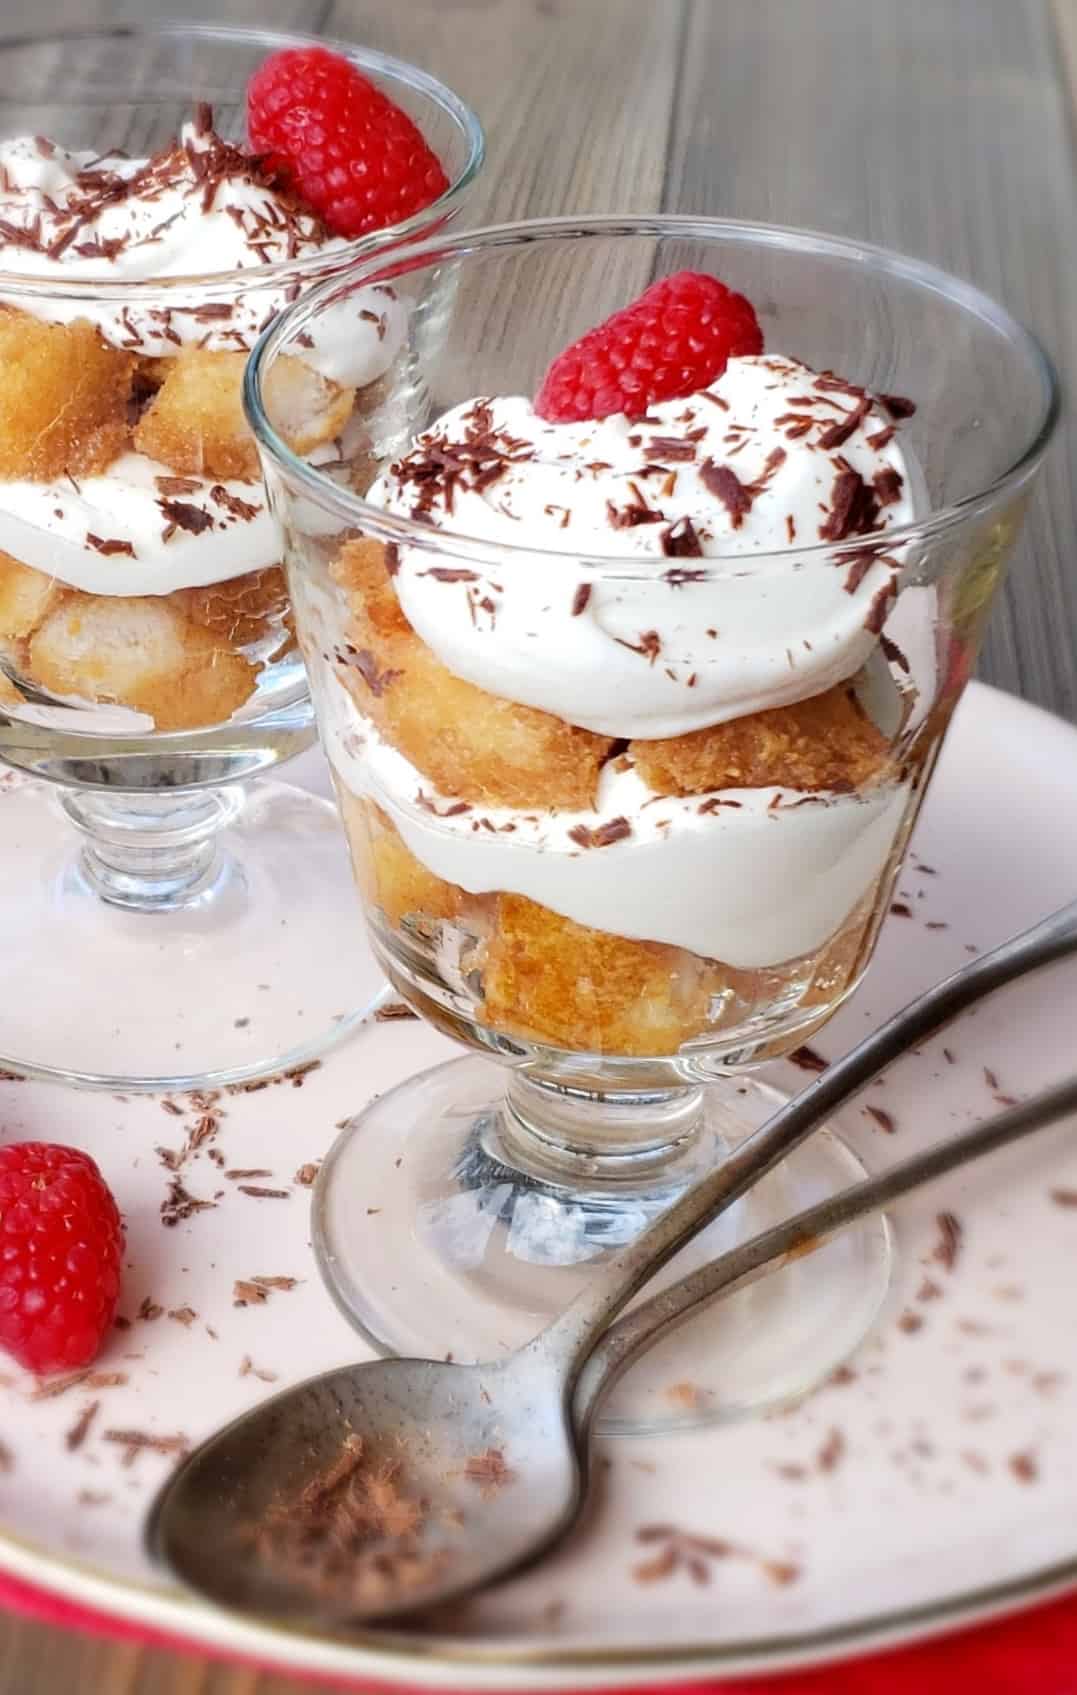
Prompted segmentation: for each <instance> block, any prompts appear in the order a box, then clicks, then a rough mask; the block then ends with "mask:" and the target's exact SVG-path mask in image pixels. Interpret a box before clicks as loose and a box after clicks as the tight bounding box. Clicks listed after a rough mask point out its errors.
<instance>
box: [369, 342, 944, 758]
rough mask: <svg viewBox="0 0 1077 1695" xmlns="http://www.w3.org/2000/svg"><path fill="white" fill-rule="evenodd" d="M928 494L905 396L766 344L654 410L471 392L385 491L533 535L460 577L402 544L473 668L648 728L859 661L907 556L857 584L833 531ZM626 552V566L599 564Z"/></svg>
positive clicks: (892, 521) (406, 501) (457, 523)
mask: <svg viewBox="0 0 1077 1695" xmlns="http://www.w3.org/2000/svg"><path fill="white" fill-rule="evenodd" d="M915 493H916V489H915V486H914V483H913V473H912V470H911V468H910V466H909V464H908V463H907V461H906V458H905V455H904V453H903V451H902V448H901V445H900V442H899V440H898V438H897V434H896V429H895V425H894V422H893V419H892V417H891V415H890V413H889V412H888V411H887V409H886V405H885V403H884V402H882V401H877V400H875V399H873V398H872V397H871V396H869V395H867V394H866V393H865V392H864V391H863V390H862V389H859V388H857V387H856V386H855V385H853V384H849V383H846V382H843V381H842V380H841V379H840V378H835V377H832V376H829V375H826V374H817V373H816V372H814V371H812V370H811V369H810V368H809V367H808V366H806V365H803V364H800V363H799V362H797V361H796V360H793V359H786V358H780V357H777V356H776V355H773V354H764V355H760V356H756V357H749V358H734V359H731V360H730V361H729V363H728V365H727V366H726V369H725V371H724V373H723V375H722V376H720V377H719V378H718V379H717V381H716V382H714V383H713V384H712V385H711V386H710V387H709V388H706V389H703V390H700V391H699V392H698V393H696V394H693V395H690V396H688V397H686V398H681V399H678V400H667V401H662V402H657V403H654V404H653V405H652V406H651V409H650V410H649V411H648V412H647V413H646V414H645V415H644V417H642V418H635V419H633V418H628V417H626V416H625V415H624V414H623V413H621V414H617V415H616V416H613V417H609V418H604V419H602V420H601V421H599V422H593V421H592V422H585V423H567V424H549V423H545V422H544V421H543V420H542V419H541V418H539V417H538V416H537V415H536V413H535V410H534V407H533V406H532V403H531V402H530V401H529V400H527V399H525V398H523V397H519V396H510V397H505V398H498V399H485V398H484V399H480V400H477V401H472V402H468V403H466V404H464V405H462V406H457V407H455V408H454V409H453V410H452V411H451V412H449V413H447V414H446V415H445V416H444V417H443V418H442V419H440V420H439V422H438V423H437V424H436V425H435V426H434V427H433V428H432V429H429V430H427V431H425V432H424V433H423V434H422V435H421V436H420V437H419V438H418V440H417V441H416V443H415V445H414V447H413V448H412V450H411V451H410V452H409V453H407V454H405V455H404V456H403V457H402V458H401V459H399V460H398V461H396V462H395V463H394V464H393V465H392V466H391V467H390V468H389V470H388V471H387V472H386V474H385V475H384V476H383V477H382V478H381V479H380V480H379V482H378V483H377V484H375V486H374V488H373V489H372V490H371V491H370V494H369V495H368V499H369V500H370V501H371V503H372V504H374V505H379V506H382V507H384V508H385V510H386V511H389V512H394V513H398V514H400V515H402V516H410V517H421V518H422V519H423V520H424V521H425V522H427V523H430V524H433V525H435V526H436V527H437V528H439V529H443V530H447V531H450V532H451V533H452V534H453V535H455V536H461V537H469V538H473V539H476V540H478V541H481V542H493V543H498V544H507V545H509V546H510V547H512V548H513V549H519V550H520V552H519V553H518V554H514V555H513V556H512V557H511V558H508V559H505V558H501V559H499V560H498V563H497V564H496V565H494V566H491V567H490V568H489V569H484V567H483V564H482V560H481V554H480V553H479V550H476V555H477V556H476V557H474V558H471V559H469V562H468V563H469V567H470V575H469V576H468V577H467V578H466V579H464V580H457V581H453V580H452V578H451V575H450V574H449V573H447V572H444V571H442V572H439V571H437V570H436V569H432V568H431V560H430V557H429V555H428V554H427V553H426V552H425V551H424V550H422V549H419V548H409V547H407V546H401V547H400V548H399V549H398V555H397V568H396V574H395V576H394V579H393V583H394V587H395V589H396V593H397V596H398V598H399V600H400V604H401V606H402V607H403V609H404V612H405V613H406V615H407V618H408V620H409V622H410V623H411V624H412V626H413V627H414V629H415V630H416V631H417V632H418V634H419V635H420V636H421V637H422V638H423V640H424V641H426V642H427V643H428V644H429V645H430V647H431V648H432V649H433V650H434V652H435V653H436V654H437V655H438V657H439V658H440V659H441V660H442V661H443V663H444V664H445V665H446V666H448V668H449V669H450V670H451V671H453V672H454V673H455V674H457V675H458V676H461V677H466V678H467V679H468V680H469V681H471V682H473V683H476V684H477V685H478V686H479V687H481V688H484V689H488V690H491V691H493V692H494V693H495V694H500V695H503V696H504V697H505V698H506V699H508V700H514V701H518V702H519V703H521V704H522V705H527V706H533V707H537V708H539V709H540V710H542V711H544V712H552V713H555V714H557V716H558V717H561V718H564V719H567V720H568V721H569V722H570V723H573V724H577V725H580V726H582V727H583V728H585V729H589V730H593V731H595V732H596V733H600V734H603V735H609V736H614V737H627V738H631V737H644V738H646V737H664V736H676V735H683V734H685V733H687V732H689V731H692V730H697V729H702V728H705V727H706V726H708V725H711V724H717V723H721V722H723V721H724V720H726V719H730V718H736V717H739V716H741V715H743V714H745V713H749V712H757V711H761V710H764V709H765V708H767V707H776V706H783V705H786V704H788V703H790V702H794V701H797V700H803V699H806V698H807V697H809V696H811V695H814V694H818V693H819V692H820V691H822V690H823V689H826V688H829V687H831V686H832V685H833V684H835V683H838V682H841V681H843V680H844V679H845V678H847V677H850V676H852V675H853V674H854V673H855V672H856V671H857V670H858V669H859V668H860V666H861V665H862V664H863V663H864V661H865V659H866V658H867V656H868V655H869V653H870V652H871V650H872V648H873V647H874V646H875V644H876V640H877V632H875V631H873V630H872V629H871V628H870V624H871V622H872V621H873V620H872V618H871V616H870V614H871V608H872V607H873V606H874V605H876V597H877V596H879V595H880V594H886V593H887V591H888V590H889V588H890V586H891V584H892V582H893V579H894V574H895V561H894V559H893V557H892V556H889V555H887V554H886V553H885V551H884V550H882V549H880V555H879V558H878V559H877V560H876V561H875V562H874V563H870V564H869V567H868V569H867V570H866V571H864V572H863V574H862V575H859V577H858V580H857V581H856V582H855V584H851V583H850V577H849V572H848V570H843V569H842V568H841V566H840V565H835V563H834V562H833V559H832V556H831V554H830V553H829V552H828V551H827V550H825V549H821V547H820V544H822V543H835V544H837V543H841V542H843V541H849V540H851V539H855V538H857V537H860V536H863V535H865V534H875V533H880V534H884V533H885V532H886V531H887V530H889V529H893V528H896V527H898V526H900V525H903V524H907V523H909V522H911V521H912V519H913V517H914V516H915V499H914V497H915ZM529 549H534V550H535V551H534V552H533V553H531V554H530V555H529V553H528V550H529ZM540 549H541V550H544V551H542V552H539V551H538V550H540ZM545 550H548V551H545ZM798 550H799V551H798ZM462 551H463V549H462ZM611 558H615V559H617V560H619V561H625V565H624V569H623V570H621V571H619V572H618V573H617V575H616V580H614V579H612V578H611V577H610V575H609V574H608V573H606V572H604V571H603V570H602V569H601V568H597V567H592V565H591V563H590V561H601V560H603V559H611ZM693 561H704V562H707V565H706V568H704V566H703V565H694V564H693Z"/></svg>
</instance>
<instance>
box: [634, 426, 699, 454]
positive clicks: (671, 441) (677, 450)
mask: <svg viewBox="0 0 1077 1695" xmlns="http://www.w3.org/2000/svg"><path fill="white" fill-rule="evenodd" d="M706 433H707V432H706V430H696V431H694V432H693V434H694V436H695V441H693V440H692V438H691V437H690V436H689V437H686V438H684V439H683V440H682V439H681V437H680V436H652V437H651V439H650V441H649V442H648V443H647V447H646V450H645V451H646V452H647V453H648V454H650V455H651V456H653V457H654V458H655V459H673V460H675V461H676V460H689V459H694V458H695V456H696V446H695V443H696V441H699V440H701V439H702V437H703V436H705V435H706Z"/></svg>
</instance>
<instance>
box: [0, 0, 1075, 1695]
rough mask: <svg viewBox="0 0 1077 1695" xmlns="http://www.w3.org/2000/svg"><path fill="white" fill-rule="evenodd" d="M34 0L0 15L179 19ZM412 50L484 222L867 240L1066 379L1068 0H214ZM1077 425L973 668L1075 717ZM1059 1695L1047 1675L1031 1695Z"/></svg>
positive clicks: (30, 1657)
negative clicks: (468, 171) (934, 274)
mask: <svg viewBox="0 0 1077 1695" xmlns="http://www.w3.org/2000/svg"><path fill="white" fill-rule="evenodd" d="M187 9H188V8H187V7H185V6H184V4H183V0H178V3H173V4H171V5H170V4H169V3H168V0H120V3H118V4H117V3H114V0H35V4H34V7H33V12H32V19H31V17H30V16H29V15H28V14H27V13H26V12H25V11H23V12H22V15H21V16H20V17H18V19H17V20H16V19H15V18H13V17H12V12H11V11H10V10H9V12H8V21H7V22H6V24H5V23H3V22H0V30H3V31H4V32H5V33H14V32H15V31H16V30H22V29H26V28H29V27H30V25H31V22H32V23H33V25H34V26H35V27H41V28H59V27H61V26H63V25H65V24H67V25H70V26H82V27H86V26H87V25H89V24H91V23H93V22H94V21H101V22H122V21H136V20H138V19H141V18H146V17H149V16H158V15H159V16H162V17H163V16H167V15H169V14H171V15H173V16H175V15H177V14H182V13H184V12H185V11H186V10H187ZM210 14H212V15H213V16H214V17H215V18H216V19H218V20H220V21H228V22H237V23H249V24H255V23H257V24H260V25H264V26H271V25H277V26H294V27H296V28H303V29H308V30H312V31H317V32H320V33H323V34H327V35H337V36H340V37H342V38H345V39H350V40H353V41H356V42H361V43H363V44H365V45H367V46H373V47H378V48H382V49H385V50H387V51H389V52H392V53H396V54H399V55H401V56H402V57H404V58H407V59H412V60H415V61H416V62H417V63H419V64H421V65H423V66H425V67H426V68H427V69H429V70H431V71H434V72H435V73H436V74H437V75H439V76H440V77H442V78H443V79H444V80H445V81H446V82H448V83H450V84H451V85H452V86H453V87H454V88H455V89H456V90H457V91H458V92H459V93H460V94H461V95H462V96H463V97H464V98H465V99H466V100H468V101H469V102H470V103H471V104H472V105H473V106H474V107H475V108H476V110H477V111H478V112H479V114H480V116H481V118H482V121H483V123H484V125H485V128H486V133H487V139H488V143H489V153H488V162H487V166H486V170H485V174H484V176H483V179H482V181H481V182H480V184H479V186H478V189H477V191H476V192H475V195H474V198H473V200H472V202H471V204H470V208H469V211H468V214H467V215H468V216H469V218H470V221H472V222H473V223H482V222H490V221H495V220H506V219H515V218H526V217H534V216H543V215H550V214H554V213H559V212H574V211H637V212H642V211H655V210H659V209H661V210H666V211H681V212H696V213H720V214H725V215H729V216H733V217H747V218H760V219H767V220H772V221H775V222H778V223H789V224H799V225H806V226H815V227H817V228H819V229H825V230H832V231H836V232H839V233H842V234H848V235H854V236H861V237H865V238H867V239H870V240H872V241H878V242H882V243H884V244H886V245H888V246H892V247H899V248H902V249H905V250H907V251H908V252H910V253H914V254H918V255H920V256H922V257H924V258H927V259H930V260H934V261H935V262H936V263H938V264H941V265H943V266H946V267H948V268H950V269H952V270H955V271H958V272H960V273H961V274H963V275H965V276H967V277H970V278H972V279H973V280H974V281H975V282H977V283H978V284H979V285H980V286H981V287H983V288H984V289H986V290H988V291H989V292H990V293H993V294H995V295H997V296H998V297H999V298H1000V299H1001V300H1003V301H1004V302H1005V303H1006V305H1007V306H1009V307H1010V308H1011V310H1013V311H1014V312H1015V313H1016V314H1017V315H1018V316H1019V317H1022V318H1024V319H1025V320H1026V321H1027V322H1028V323H1029V324H1030V325H1031V326H1032V327H1033V328H1034V329H1035V330H1036V331H1037V332H1038V333H1039V335H1040V336H1041V337H1042V339H1043V340H1044V342H1045V344H1046V345H1047V347H1048V349H1049V350H1050V351H1051V352H1052V353H1053V355H1054V357H1055V359H1056V360H1057V362H1058V364H1059V366H1060V369H1061V372H1062V376H1063V380H1064V384H1065V385H1066V386H1070V384H1071V383H1072V382H1073V380H1074V378H1075V377H1077V306H1075V285H1074V275H1075V272H1077V196H1075V193H1074V170H1073V154H1072V148H1073V129H1072V126H1073V124H1074V122H1075V107H1074V103H1073V98H1072V95H1073V89H1074V87H1075V86H1077V0H902V4H900V5H896V4H890V3H886V4H884V3H882V0H879V3H874V0H306V3H305V0H214V4H213V5H204V6H199V5H196V6H195V7H194V10H193V13H192V15H195V16H199V15H210ZM1073 470H1074V434H1073V424H1072V422H1069V423H1068V424H1067V426H1066V427H1064V429H1063V431H1062V439H1061V440H1060V441H1059V442H1058V443H1057V445H1056V446H1055V448H1054V450H1053V452H1052V454H1051V457H1050V461H1049V464H1048V468H1047V472H1046V475H1045V477H1044V479H1043V484H1042V485H1041V489H1040V492H1039V495H1038V498H1037V501H1036V506H1035V511H1034V514H1033V517H1032V519H1031V520H1030V523H1029V525H1028V529H1027V531H1026V536H1025V540H1024V543H1023V545H1022V548H1021V552H1020V555H1019V557H1018V558H1017V560H1016V561H1015V564H1014V568H1013V571H1012V573H1011V577H1010V584H1009V588H1008V591H1007V593H1006V596H1005V599H1004V601H1003V603H1002V605H1001V606H1000V607H999V608H998V610H997V611H996V613H995V617H994V622H993V626H992V630H991V634H990V637H989V639H988V643H987V648H986V651H985V654H984V658H983V662H982V665H981V675H982V676H984V677H986V678H987V679H988V680H989V681H991V682H994V683H997V684H999V685H1000V686H1001V687H1003V688H1006V689H1010V690H1013V691H1014V692H1016V693H1019V694H1022V695H1024V696H1026V697H1027V698H1028V699H1030V700H1033V701H1036V702H1038V703H1039V704H1041V705H1043V706H1046V707H1048V708H1050V709H1051V710H1053V711H1055V712H1058V713H1061V714H1063V715H1064V716H1066V717H1069V718H1072V719H1077V567H1075V564H1074V560H1073V555H1074V553H1075V551H1077V546H1075V536H1077V512H1075V504H1077V486H1075V480H1074V476H1073ZM302 1687H303V1686H302V1685H301V1684H299V1683H297V1682H296V1681H294V1680H293V1679H292V1678H290V1677H278V1676H273V1675H270V1674H262V1673H258V1672H255V1671H252V1670H245V1669H236V1668H235V1667H229V1666H226V1665H220V1664H214V1663H212V1662H209V1661H206V1660H203V1659H199V1658H194V1657H185V1656H180V1655H172V1654H168V1653H164V1652H160V1651H157V1650H152V1651H151V1650H146V1649H142V1648H139V1647H137V1646H132V1645H129V1644H124V1645H116V1644H114V1643H111V1642H108V1641H100V1640H92V1639H90V1638H86V1637H81V1636H76V1635H73V1634H68V1633H64V1632H59V1631H55V1630H51V1629H47V1628H45V1627H43V1626H40V1625H37V1624H30V1623H27V1622H25V1621H21V1620H16V1619H13V1618H2V1617H0V1689H2V1690H3V1691H5V1692H7V1691H11V1692H12V1695H69V1692H71V1695H74V1692H75V1691H77V1692H78V1695H286V1692H296V1691H299V1690H300V1689H301V1688H302ZM1045 1695H1050V1692H1045Z"/></svg>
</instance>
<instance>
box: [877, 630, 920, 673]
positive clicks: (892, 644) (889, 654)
mask: <svg viewBox="0 0 1077 1695" xmlns="http://www.w3.org/2000/svg"><path fill="white" fill-rule="evenodd" d="M879 646H880V647H881V648H882V650H883V653H884V654H885V655H886V658H887V659H888V660H889V661H890V663H891V665H896V666H897V667H898V669H899V670H900V671H904V673H905V675H906V676H908V675H909V673H910V671H911V669H912V667H911V666H910V664H909V661H908V660H907V659H906V657H905V655H904V654H903V653H902V651H901V649H900V647H898V644H897V642H896V641H891V639H890V637H889V636H883V635H880V637H879Z"/></svg>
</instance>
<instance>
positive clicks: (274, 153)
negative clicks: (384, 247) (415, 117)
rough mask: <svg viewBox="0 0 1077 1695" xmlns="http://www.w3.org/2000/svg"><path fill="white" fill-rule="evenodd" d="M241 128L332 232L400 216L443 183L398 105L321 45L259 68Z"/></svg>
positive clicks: (275, 57)
mask: <svg viewBox="0 0 1077 1695" xmlns="http://www.w3.org/2000/svg"><path fill="white" fill-rule="evenodd" d="M247 133H248V135H249V136H250V141H251V146H252V147H254V148H256V149H257V151H258V152H259V153H263V154H265V155H266V159H265V165H266V168H267V169H268V170H270V171H272V172H274V173H275V174H276V175H277V176H278V177H279V178H280V180H281V181H282V182H283V183H284V184H285V185H286V186H287V187H289V188H291V189H292V190H293V191H294V192H295V193H296V194H298V195H299V196H300V197H301V199H303V200H305V201H306V203H307V205H308V206H310V207H311V208H312V209H313V210H314V211H315V212H317V213H318V214H319V216H320V217H322V218H323V219H324V220H325V222H326V223H327V224H328V225H329V227H330V229H332V230H335V231H336V233H337V234H338V235H348V236H356V235H366V234H367V233H368V231H370V230H382V229H387V228H388V227H389V225H390V224H399V223H401V222H402V221H403V220H404V219H405V218H410V217H411V215H412V213H413V212H419V211H421V210H422V208H423V207H424V206H429V205H430V203H431V201H433V200H436V199H437V198H438V195H439V194H444V192H445V190H446V189H447V188H448V186H449V179H448V177H447V176H446V175H445V172H444V171H443V170H442V168H441V163H440V161H439V159H438V157H437V154H436V153H434V152H432V151H431V149H430V148H429V147H428V146H427V144H426V141H425V139H424V138H423V135H422V133H421V131H420V130H418V129H417V128H416V126H415V125H414V124H413V123H412V121H411V119H410V118H409V117H408V115H407V113H406V112H402V111H401V110H400V107H399V106H394V104H393V102H392V101H391V100H390V99H388V98H387V97H386V95H384V94H383V93H382V92H381V90H380V89H378V88H375V87H374V84H373V83H372V82H368V80H367V78H366V77H365V76H362V75H361V74H360V72H359V71H357V70H356V68H355V66H354V65H352V64H351V63H350V62H349V61H348V60H347V59H345V58H342V57H341V55H340V54H339V53H330V52H329V50H328V48H325V47H289V48H286V49H285V50H284V51H283V52H281V53H272V54H270V56H269V58H268V59H267V60H266V61H265V63H264V64H262V65H260V66H259V67H258V69H257V70H256V71H255V73H254V75H253V76H252V77H251V80H250V83H249V85H248V87H247Z"/></svg>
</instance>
